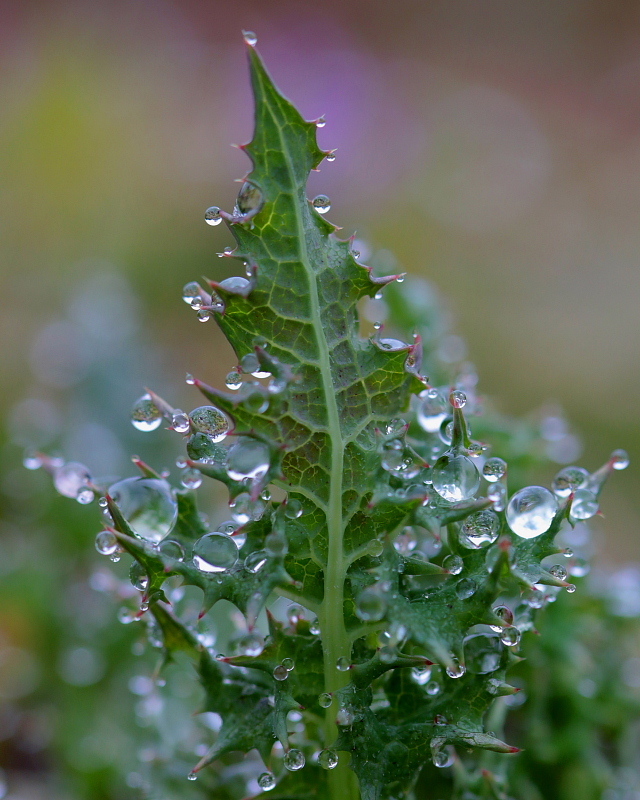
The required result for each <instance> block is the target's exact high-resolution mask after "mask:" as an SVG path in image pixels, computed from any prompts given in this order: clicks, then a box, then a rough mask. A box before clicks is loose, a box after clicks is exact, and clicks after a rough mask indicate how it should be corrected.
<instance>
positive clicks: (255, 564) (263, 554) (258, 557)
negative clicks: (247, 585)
mask: <svg viewBox="0 0 640 800" xmlns="http://www.w3.org/2000/svg"><path fill="white" fill-rule="evenodd" d="M267 561H268V553H267V551H266V550H254V551H253V553H249V555H248V556H247V557H246V558H245V560H244V568H245V569H246V570H247V572H250V573H251V574H252V575H255V574H256V572H260V570H261V569H262V568H263V567H264V565H265V564H266V563H267Z"/></svg>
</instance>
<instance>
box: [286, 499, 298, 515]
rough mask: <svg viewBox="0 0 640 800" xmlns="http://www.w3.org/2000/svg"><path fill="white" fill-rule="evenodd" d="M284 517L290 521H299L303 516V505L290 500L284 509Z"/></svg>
mask: <svg viewBox="0 0 640 800" xmlns="http://www.w3.org/2000/svg"><path fill="white" fill-rule="evenodd" d="M284 515H285V517H288V518H289V519H298V518H299V517H301V516H302V503H301V502H300V501H299V500H296V499H295V498H290V499H288V500H287V504H286V505H285V507H284Z"/></svg>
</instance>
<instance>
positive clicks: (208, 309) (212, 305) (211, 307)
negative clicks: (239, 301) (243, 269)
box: [182, 207, 224, 322]
mask: <svg viewBox="0 0 640 800" xmlns="http://www.w3.org/2000/svg"><path fill="white" fill-rule="evenodd" d="M214 209H215V207H213V208H210V209H207V214H209V212H213V210H214ZM215 210H216V211H217V212H218V213H219V211H220V209H215ZM205 218H206V216H205ZM215 219H216V218H215V217H212V219H211V221H209V220H207V221H208V222H209V224H210V225H217V224H218V223H217V222H216V221H215ZM217 219H218V221H220V218H219V217H218V218H217ZM221 285H222V284H221ZM182 299H183V300H184V302H185V303H186V304H187V305H188V306H190V307H191V308H192V309H193V310H194V311H195V312H196V314H197V317H198V320H199V321H200V322H208V321H209V319H211V314H212V313H214V312H220V311H224V303H223V302H222V299H221V298H220V297H219V296H218V295H217V294H216V292H215V291H213V290H212V291H211V292H208V291H207V290H206V289H203V288H202V286H200V284H199V283H197V281H190V282H189V283H185V285H184V286H183V288H182Z"/></svg>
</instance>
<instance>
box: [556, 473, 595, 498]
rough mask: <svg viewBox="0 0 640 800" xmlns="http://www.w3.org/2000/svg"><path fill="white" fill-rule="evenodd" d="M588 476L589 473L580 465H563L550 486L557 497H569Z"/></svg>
mask: <svg viewBox="0 0 640 800" xmlns="http://www.w3.org/2000/svg"><path fill="white" fill-rule="evenodd" d="M588 477H589V473H588V472H587V470H586V469H583V468H582V467H564V469H561V470H560V472H558V474H557V475H556V476H555V478H554V479H553V482H552V484H551V488H552V489H553V492H554V494H555V495H556V496H557V497H569V495H570V494H571V492H575V490H576V489H577V488H578V487H579V486H582V484H583V483H584V482H585V481H586V480H587V479H588Z"/></svg>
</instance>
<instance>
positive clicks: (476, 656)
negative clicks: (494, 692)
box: [464, 633, 503, 675]
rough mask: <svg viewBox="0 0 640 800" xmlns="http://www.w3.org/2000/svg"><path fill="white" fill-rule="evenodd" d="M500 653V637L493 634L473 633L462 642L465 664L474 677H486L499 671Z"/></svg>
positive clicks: (501, 649) (501, 648)
mask: <svg viewBox="0 0 640 800" xmlns="http://www.w3.org/2000/svg"><path fill="white" fill-rule="evenodd" d="M502 652H503V647H502V643H501V642H500V637H499V636H496V635H495V634H487V633H475V634H472V635H471V636H467V637H466V639H465V640H464V656H465V662H466V665H467V669H468V670H469V672H471V673H473V674H474V675H487V674H488V673H490V672H495V671H496V670H497V669H499V668H500V660H501V656H502Z"/></svg>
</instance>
